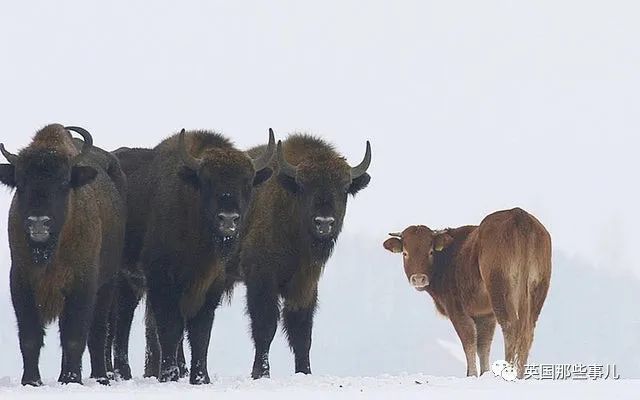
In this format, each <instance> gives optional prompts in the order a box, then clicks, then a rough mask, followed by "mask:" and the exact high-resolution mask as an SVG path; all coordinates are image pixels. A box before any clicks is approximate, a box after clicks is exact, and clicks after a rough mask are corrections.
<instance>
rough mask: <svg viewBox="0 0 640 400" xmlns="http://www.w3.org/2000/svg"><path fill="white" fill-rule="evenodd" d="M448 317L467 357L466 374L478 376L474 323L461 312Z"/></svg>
mask: <svg viewBox="0 0 640 400" xmlns="http://www.w3.org/2000/svg"><path fill="white" fill-rule="evenodd" d="M450 318H451V322H452V323H453V327H454V328H455V330H456V333H457V334H458V337H459V338H460V341H461V342H462V348H463V349H464V354H465V356H466V357H467V376H478V367H477V365H476V364H477V363H476V357H477V343H476V340H477V337H476V325H475V323H474V322H473V319H472V318H471V317H469V316H468V315H464V314H462V313H460V314H457V315H451V316H450Z"/></svg>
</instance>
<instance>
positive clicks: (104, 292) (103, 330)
mask: <svg viewBox="0 0 640 400" xmlns="http://www.w3.org/2000/svg"><path fill="white" fill-rule="evenodd" d="M114 290H115V287H114V283H113V282H110V283H107V284H105V285H104V286H103V287H102V288H100V290H99V291H98V296H97V300H96V306H95V310H94V313H93V323H92V324H91V330H90V332H89V343H88V344H89V354H90V356H91V378H93V379H95V380H96V381H97V382H98V383H100V384H102V385H108V384H109V378H108V377H107V354H106V351H107V331H108V329H109V326H108V324H109V317H110V313H111V308H112V305H113V293H114Z"/></svg>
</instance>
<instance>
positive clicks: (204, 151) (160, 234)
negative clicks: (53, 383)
mask: <svg viewBox="0 0 640 400" xmlns="http://www.w3.org/2000/svg"><path fill="white" fill-rule="evenodd" d="M274 151H275V138H274V135H273V131H271V130H270V132H269V144H268V145H267V146H266V148H265V149H264V150H263V151H262V152H261V153H260V154H259V155H256V157H255V158H251V157H249V156H248V155H247V154H245V153H244V152H242V151H240V150H238V149H236V148H235V147H234V146H233V144H232V143H231V142H230V141H229V140H228V139H227V138H225V137H224V136H222V135H220V134H218V133H214V132H208V131H192V132H185V131H184V130H182V132H181V133H180V134H177V135H174V136H172V137H170V138H168V139H166V140H164V141H163V142H162V143H160V144H159V145H158V146H157V147H156V148H154V149H151V150H145V149H121V150H118V151H116V152H115V153H116V155H117V156H118V157H119V158H120V159H121V160H122V161H123V163H124V164H125V172H127V173H128V174H129V175H128V177H129V185H128V196H129V202H128V207H129V213H130V214H129V218H128V220H127V228H126V240H127V244H126V247H125V251H124V260H125V261H124V265H125V266H124V270H125V274H123V279H124V280H125V281H126V282H123V281H121V290H120V295H119V303H120V306H119V310H118V315H117V321H118V322H117V325H118V327H117V332H116V338H115V346H114V347H115V353H116V354H115V368H116V371H117V372H119V373H120V374H122V376H123V377H125V378H130V371H131V369H130V367H129V365H128V360H127V352H128V349H127V347H128V337H129V329H130V326H131V318H132V317H133V311H134V310H135V307H136V306H137V304H138V302H139V300H140V297H141V295H142V292H143V291H144V290H145V289H146V291H147V296H148V297H147V303H148V313H147V314H148V315H147V322H149V323H150V324H148V327H150V328H151V329H148V330H147V333H148V334H147V340H148V343H147V346H148V349H149V351H150V352H149V353H148V354H147V356H148V359H147V365H146V368H145V369H146V371H145V375H147V376H157V377H158V380H160V381H161V382H166V381H176V380H178V378H179V377H180V374H181V368H180V367H181V365H179V363H178V361H179V358H182V359H183V358H184V356H183V355H182V354H181V351H182V346H181V343H182V338H183V333H184V330H185V328H186V331H187V334H188V338H189V343H190V345H191V368H190V369H191V371H190V378H189V381H190V382H191V383H192V384H206V383H209V382H210V379H209V375H208V371H207V353H208V347H209V338H210V334H211V328H212V324H213V319H214V312H215V309H216V307H217V306H218V303H219V302H220V299H221V297H222V295H223V293H224V292H225V290H227V289H228V288H229V287H230V284H231V283H233V281H234V279H229V278H228V277H227V274H226V260H227V258H228V257H229V256H230V255H231V254H232V250H233V248H234V247H235V245H236V238H237V236H238V234H239V232H240V231H241V227H242V226H243V224H244V223H245V221H244V220H245V218H244V217H245V214H246V212H247V210H248V206H249V204H250V202H251V198H252V193H253V191H254V188H255V187H257V186H258V185H260V184H261V183H262V182H264V181H266V180H267V179H269V177H270V176H271V174H272V169H271V168H270V167H269V163H270V161H271V158H272V156H273V153H274ZM138 270H142V271H143V273H144V286H142V285H141V279H139V278H138V277H137V276H138V274H137V273H136V271H138ZM158 346H159V349H158ZM158 361H159V362H158ZM183 372H184V368H183Z"/></svg>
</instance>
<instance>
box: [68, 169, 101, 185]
mask: <svg viewBox="0 0 640 400" xmlns="http://www.w3.org/2000/svg"><path fill="white" fill-rule="evenodd" d="M97 175H98V171H96V170H95V168H93V167H85V166H78V165H75V166H74V167H73V168H71V187H72V188H73V189H77V188H79V187H82V186H84V185H86V184H87V183H91V182H93V180H94V179H95V178H96V176H97Z"/></svg>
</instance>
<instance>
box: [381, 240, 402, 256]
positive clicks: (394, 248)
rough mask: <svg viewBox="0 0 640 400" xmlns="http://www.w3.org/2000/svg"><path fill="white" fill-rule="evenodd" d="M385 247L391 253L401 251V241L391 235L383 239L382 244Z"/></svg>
mask: <svg viewBox="0 0 640 400" xmlns="http://www.w3.org/2000/svg"><path fill="white" fill-rule="evenodd" d="M382 245H383V246H384V248H385V249H387V250H388V251H390V252H392V253H401V252H402V241H401V240H400V239H398V238H395V237H392V238H389V239H387V240H385V241H384V243H383V244H382Z"/></svg>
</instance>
